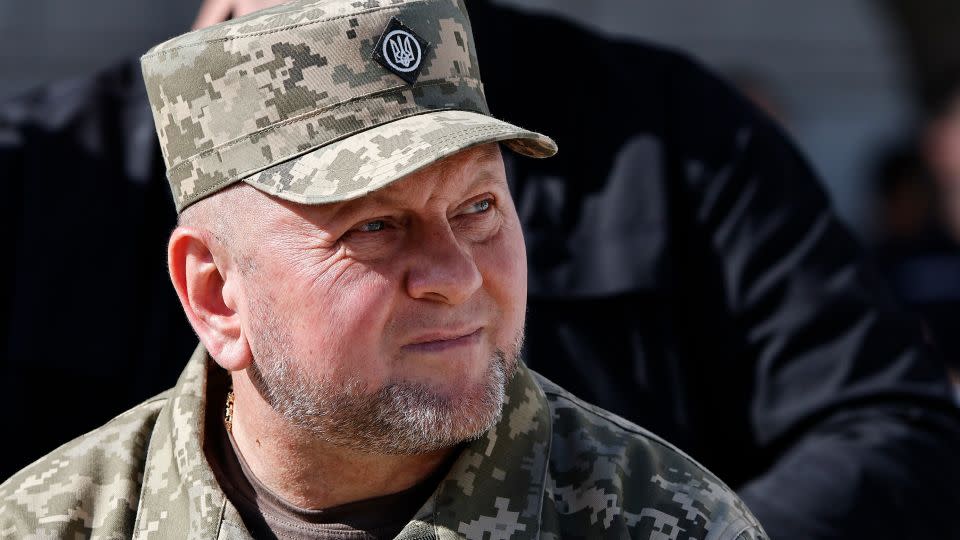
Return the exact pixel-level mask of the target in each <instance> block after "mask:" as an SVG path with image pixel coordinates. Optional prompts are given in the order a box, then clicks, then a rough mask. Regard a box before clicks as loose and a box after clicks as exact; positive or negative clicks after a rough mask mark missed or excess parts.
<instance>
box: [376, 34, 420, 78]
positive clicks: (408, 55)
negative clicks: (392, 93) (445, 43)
mask: <svg viewBox="0 0 960 540" xmlns="http://www.w3.org/2000/svg"><path fill="white" fill-rule="evenodd" d="M388 45H389V47H390V50H389V51H388V50H387V46H388ZM421 56H422V55H421V53H420V43H418V42H417V38H415V37H413V36H412V35H410V33H409V32H407V31H406V30H394V31H392V32H390V33H389V34H387V39H385V40H383V57H384V58H385V59H386V61H387V63H389V64H390V67H392V68H393V69H395V70H397V71H402V72H404V73H407V72H410V71H413V70H415V69H417V68H418V67H420V57H421Z"/></svg>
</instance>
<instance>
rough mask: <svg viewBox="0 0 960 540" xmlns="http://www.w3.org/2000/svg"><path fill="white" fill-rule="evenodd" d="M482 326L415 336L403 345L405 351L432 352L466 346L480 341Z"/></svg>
mask: <svg viewBox="0 0 960 540" xmlns="http://www.w3.org/2000/svg"><path fill="white" fill-rule="evenodd" d="M482 331H483V328H477V329H476V330H474V331H472V332H469V333H460V332H454V333H450V332H435V333H432V334H425V335H423V336H420V337H417V338H416V339H415V340H413V342H411V343H408V344H407V345H404V346H403V347H402V349H403V350H404V351H406V352H418V353H432V352H443V351H448V350H451V349H455V348H458V347H467V346H470V345H474V344H477V343H479V342H480V333H481V332H482Z"/></svg>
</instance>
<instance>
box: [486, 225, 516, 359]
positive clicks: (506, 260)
mask: <svg viewBox="0 0 960 540" xmlns="http://www.w3.org/2000/svg"><path fill="white" fill-rule="evenodd" d="M498 237H499V238H496V239H495V240H499V241H494V242H491V243H489V244H488V245H487V246H485V248H484V249H483V250H481V251H480V252H479V254H478V255H475V257H476V258H475V260H476V261H477V264H478V265H480V266H481V273H482V274H483V279H484V284H485V286H486V289H487V291H488V292H489V294H490V295H491V296H492V297H493V299H494V301H495V302H496V303H497V305H498V308H499V309H500V312H501V316H502V318H503V325H502V328H501V329H500V331H499V332H498V334H499V339H498V345H500V346H504V345H506V344H508V343H512V341H513V339H514V338H515V337H516V334H517V332H519V331H520V329H521V328H522V327H523V322H524V316H525V313H526V302H527V257H526V248H525V246H524V243H523V235H522V234H521V232H520V227H519V225H513V226H509V227H504V228H502V229H501V231H500V233H498ZM504 340H506V341H504Z"/></svg>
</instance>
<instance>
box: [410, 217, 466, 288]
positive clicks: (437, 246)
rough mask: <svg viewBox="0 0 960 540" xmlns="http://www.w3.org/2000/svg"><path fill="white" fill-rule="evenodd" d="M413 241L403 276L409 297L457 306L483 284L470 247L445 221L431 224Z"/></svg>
mask: <svg viewBox="0 0 960 540" xmlns="http://www.w3.org/2000/svg"><path fill="white" fill-rule="evenodd" d="M412 244H413V245H412V246H411V249H412V250H413V251H412V252H411V254H410V255H411V261H410V265H409V267H408V268H409V271H408V273H407V276H406V286H407V293H408V294H409V295H410V296H411V297H412V298H419V299H425V300H434V301H437V302H443V303H446V304H450V305H457V304H461V303H463V302H466V301H467V300H468V299H469V298H470V297H471V296H473V293H475V292H476V291H477V289H479V288H480V286H481V285H482V284H483V276H482V275H481V274H480V270H479V269H478V268H477V265H476V263H475V262H474V259H473V254H472V253H471V252H470V251H469V246H464V245H462V244H461V242H460V241H458V239H457V238H456V236H455V235H454V234H453V231H452V230H451V229H450V227H449V226H448V225H447V224H446V223H444V224H443V225H442V226H441V225H435V226H431V227H430V228H429V229H428V230H426V231H423V235H422V236H421V237H420V238H419V239H417V240H415V241H414V242H412Z"/></svg>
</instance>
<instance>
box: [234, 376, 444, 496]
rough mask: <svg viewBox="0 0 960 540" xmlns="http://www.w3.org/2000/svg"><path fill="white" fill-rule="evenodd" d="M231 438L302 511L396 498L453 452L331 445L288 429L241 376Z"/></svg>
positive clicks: (264, 479)
mask: <svg viewBox="0 0 960 540" xmlns="http://www.w3.org/2000/svg"><path fill="white" fill-rule="evenodd" d="M233 379H234V398H235V399H234V410H233V420H232V433H233V438H234V441H235V442H236V446H237V448H238V449H239V451H240V453H241V454H242V455H243V459H244V460H245V461H246V463H247V465H248V467H249V468H250V470H251V471H252V472H253V474H254V475H255V476H256V477H257V479H258V480H259V481H260V483H262V484H263V485H264V486H266V487H267V488H268V489H269V490H270V491H272V492H273V493H274V494H276V495H277V496H279V497H281V498H282V499H284V500H285V501H287V502H288V503H290V504H292V505H294V506H296V507H299V508H304V509H324V508H331V507H334V506H339V505H342V504H346V503H350V502H356V501H362V500H366V499H372V498H375V497H380V496H384V495H390V494H393V493H398V492H401V491H403V490H406V489H409V488H411V487H413V486H415V485H417V484H419V483H420V482H422V481H424V480H426V479H427V478H428V477H429V476H430V475H431V474H432V473H433V472H435V471H436V470H437V469H438V468H439V467H441V466H443V464H444V463H445V462H446V459H447V458H448V457H449V456H450V455H451V453H452V452H454V449H453V448H448V449H444V450H441V451H438V452H434V453H430V454H417V455H391V454H376V453H362V452H359V451H356V450H351V449H347V448H343V447H338V446H333V445H330V444H327V443H325V442H324V441H321V440H318V439H317V438H316V437H315V436H312V435H311V434H310V433H308V432H305V431H304V430H302V429H299V428H296V427H294V426H292V425H291V424H290V423H289V422H288V421H287V420H286V419H285V418H283V417H282V416H280V415H279V414H277V412H276V411H274V410H273V409H272V408H271V407H270V406H269V405H268V404H267V403H266V402H264V401H263V399H262V398H261V397H260V395H259V394H258V393H257V391H256V390H255V389H254V388H253V386H252V385H251V384H250V382H249V380H248V379H246V377H245V376H243V375H236V374H235V375H234V377H233Z"/></svg>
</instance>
